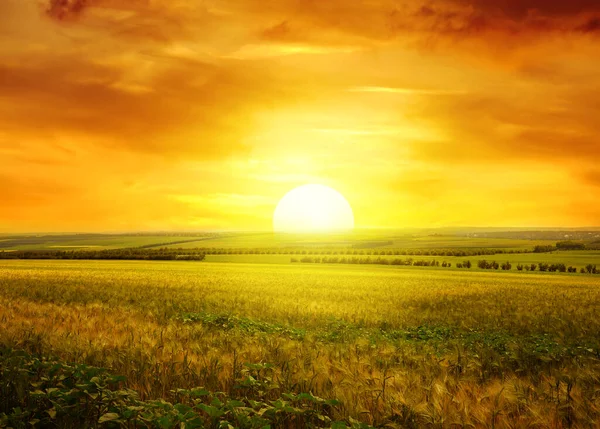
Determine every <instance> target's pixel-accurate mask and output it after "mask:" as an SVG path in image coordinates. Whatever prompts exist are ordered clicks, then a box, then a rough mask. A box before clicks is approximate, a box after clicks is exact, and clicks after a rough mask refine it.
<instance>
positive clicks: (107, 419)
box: [98, 413, 119, 423]
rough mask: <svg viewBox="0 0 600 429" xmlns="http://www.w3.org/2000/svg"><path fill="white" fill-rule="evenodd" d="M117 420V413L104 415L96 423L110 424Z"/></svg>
mask: <svg viewBox="0 0 600 429" xmlns="http://www.w3.org/2000/svg"><path fill="white" fill-rule="evenodd" d="M118 419H119V415H118V414H117V413H106V414H104V415H102V416H101V417H100V418H99V419H98V423H105V422H112V421H114V420H118Z"/></svg>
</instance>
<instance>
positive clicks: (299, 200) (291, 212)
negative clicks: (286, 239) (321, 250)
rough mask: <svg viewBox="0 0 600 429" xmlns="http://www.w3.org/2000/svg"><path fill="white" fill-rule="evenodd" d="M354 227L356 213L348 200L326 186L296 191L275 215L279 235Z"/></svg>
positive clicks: (284, 198) (344, 229)
mask: <svg viewBox="0 0 600 429" xmlns="http://www.w3.org/2000/svg"><path fill="white" fill-rule="evenodd" d="M353 228H354V214H353V213H352V208H351V207H350V204H349V203H348V201H346V198H344V196H343V195H342V194H340V193H339V192H338V191H336V190H335V189H332V188H330V187H328V186H324V185H303V186H299V187H297V188H295V189H292V190H291V191H289V192H288V193H287V194H285V195H284V196H283V198H282V199H281V200H280V201H279V204H277V208H276V209H275V213H274V214H273V230H274V231H275V232H336V231H349V230H351V229H353Z"/></svg>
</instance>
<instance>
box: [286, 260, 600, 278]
mask: <svg viewBox="0 0 600 429" xmlns="http://www.w3.org/2000/svg"><path fill="white" fill-rule="evenodd" d="M290 261H291V262H293V263H297V262H301V263H308V264H374V265H404V266H413V267H442V268H452V263H451V262H446V261H443V262H441V263H440V261H437V260H435V259H432V260H413V259H412V258H407V259H399V258H396V259H386V258H357V257H352V258H346V257H326V256H324V257H319V256H304V257H302V258H300V259H298V258H291V259H290ZM471 267H472V264H471V261H468V260H467V261H463V262H458V263H456V268H467V269H470V268H471ZM477 267H478V268H479V269H482V270H500V269H501V270H503V271H510V270H512V268H513V265H512V264H511V263H510V262H508V261H507V262H504V263H498V262H496V261H486V260H481V261H478V262H477ZM517 270H518V271H523V270H525V271H536V270H539V271H541V272H561V273H566V272H568V273H576V272H577V268H576V267H572V266H569V267H567V266H566V265H565V264H563V263H555V264H548V263H544V262H540V263H538V264H518V265H517ZM579 272H580V273H582V274H586V273H587V274H600V269H598V268H597V267H596V265H592V264H588V265H587V266H586V267H585V268H581V269H580V271H579Z"/></svg>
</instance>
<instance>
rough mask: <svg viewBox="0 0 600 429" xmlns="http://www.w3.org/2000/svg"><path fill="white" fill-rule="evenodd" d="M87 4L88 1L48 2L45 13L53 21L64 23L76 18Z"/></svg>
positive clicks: (59, 0) (66, 0)
mask: <svg viewBox="0 0 600 429" xmlns="http://www.w3.org/2000/svg"><path fill="white" fill-rule="evenodd" d="M88 4H89V1H88V0H50V2H49V4H48V7H47V9H46V13H47V14H48V16H50V17H52V18H54V19H58V20H59V21H64V20H66V19H73V18H76V17H78V16H79V15H80V14H81V13H82V12H83V10H84V9H85V8H86V6H87V5H88Z"/></svg>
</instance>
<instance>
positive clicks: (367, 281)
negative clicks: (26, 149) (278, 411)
mask: <svg viewBox="0 0 600 429" xmlns="http://www.w3.org/2000/svg"><path fill="white" fill-rule="evenodd" d="M0 297H1V300H0V324H1V326H2V330H0V342H1V344H2V346H3V347H5V348H6V347H8V348H14V349H23V350H26V351H28V352H30V353H34V354H35V355H36V356H54V357H57V358H59V359H61V360H62V361H64V362H77V363H85V364H87V365H93V366H97V367H102V368H107V369H108V370H110V371H111V372H112V373H113V374H118V375H120V376H124V377H126V380H127V381H126V387H127V388H128V389H132V390H133V391H135V392H137V394H138V395H139V398H140V399H141V400H156V399H163V400H165V401H172V402H174V401H176V400H177V398H176V397H175V396H176V394H175V393H174V392H176V391H177V389H192V388H198V387H202V388H203V389H207V391H210V392H224V394H227V395H229V396H230V397H232V398H239V397H240V395H242V392H241V391H240V390H239V383H240V382H239V380H240V379H244V377H245V379H246V380H249V378H248V377H250V378H251V379H252V380H255V381H256V382H257V383H259V382H260V383H262V384H261V386H262V387H261V389H258V390H257V391H256V392H254V395H255V397H257V398H258V397H260V399H261V400H264V401H268V400H270V399H274V398H278V397H280V396H281V395H282V394H287V393H290V394H301V393H310V394H312V395H315V396H316V397H320V398H323V399H325V400H337V401H339V403H336V405H335V406H334V407H332V409H331V410H330V411H329V415H330V417H331V421H336V422H346V423H347V424H349V425H351V426H352V425H354V426H353V427H362V426H360V425H369V426H375V427H494V428H503V427H507V428H508V427H551V428H562V427H595V426H596V425H597V422H598V421H599V420H598V419H599V417H600V364H599V360H598V359H599V358H600V337H599V335H598V333H599V332H600V279H599V278H597V277H594V276H583V275H582V276H579V275H575V276H573V275H571V276H566V275H556V274H555V275H549V274H531V273H530V274H527V275H519V274H516V273H515V274H514V275H510V276H507V275H504V274H502V273H491V272H490V273H488V272H464V271H450V270H444V271H441V270H437V271H436V270H434V269H410V270H403V269H397V268H394V267H374V266H313V265H306V266H304V265H303V266H298V265H266V264H264V265H263V264H226V263H206V262H204V263H193V262H144V261H130V262H124V261H117V262H115V261H35V262H34V261H1V262H0ZM252 365H259V366H258V367H253V366H252ZM260 365H263V366H260ZM248 368H251V369H252V371H254V372H253V373H252V374H253V375H252V376H250V374H249V373H248V371H249V370H248ZM256 368H259V369H258V370H257V369H256ZM113 423H114V422H113ZM305 423H306V422H305ZM297 424H300V426H298V427H302V424H301V423H297ZM340 424H341V423H340ZM306 425H307V426H308V425H309V424H308V423H307V424H306ZM357 425H359V426H357ZM273 426H274V427H277V426H278V425H277V424H273ZM285 426H290V424H285V423H279V427H285ZM190 427H191V426H190ZM209 427H210V426H209ZM215 427H217V426H215ZM234 427H236V426H234ZM240 427H242V426H240ZM248 427H252V426H248ZM336 427H345V426H336ZM365 427H367V426H365Z"/></svg>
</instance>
